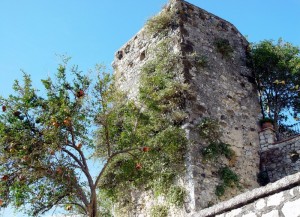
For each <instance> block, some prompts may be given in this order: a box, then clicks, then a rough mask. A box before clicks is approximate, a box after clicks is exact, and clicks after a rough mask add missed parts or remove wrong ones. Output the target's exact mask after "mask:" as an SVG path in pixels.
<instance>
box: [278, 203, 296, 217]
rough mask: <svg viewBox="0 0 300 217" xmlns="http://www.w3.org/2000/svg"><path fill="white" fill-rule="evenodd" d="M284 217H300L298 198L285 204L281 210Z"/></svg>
mask: <svg viewBox="0 0 300 217" xmlns="http://www.w3.org/2000/svg"><path fill="white" fill-rule="evenodd" d="M281 211H282V213H283V215H284V216H285V217H299V216H300V198H298V199H297V200H294V201H289V202H286V203H285V204H284V205H283V207H282V209H281Z"/></svg>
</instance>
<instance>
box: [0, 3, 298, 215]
mask: <svg viewBox="0 0 300 217" xmlns="http://www.w3.org/2000/svg"><path fill="white" fill-rule="evenodd" d="M166 2H167V0H143V1H141V0H128V1H125V0H117V1H108V0H106V1H104V0H103V1H101V0H85V1H83V0H73V1H71V0H51V1H41V0H26V1H20V0H18V1H17V0H8V1H1V2H0V29H1V31H0V95H2V96H7V95H8V94H9V93H11V85H12V83H13V80H14V79H20V78H21V76H22V72H21V71H20V69H23V70H24V71H26V72H28V73H30V74H31V75H32V79H33V82H34V84H36V85H38V84H39V80H40V79H41V78H45V77H47V75H51V74H53V73H55V70H56V68H57V65H58V63H59V62H60V58H59V57H58V55H62V54H67V55H69V56H71V57H72V61H71V63H73V64H78V65H79V67H80V68H81V69H82V70H83V71H86V70H88V69H91V68H93V66H94V65H95V64H97V63H104V64H106V65H110V63H111V62H112V60H113V58H114V53H115V52H116V51H117V50H118V48H120V47H121V46H122V45H123V44H124V43H125V42H126V41H128V40H129V39H130V38H131V37H132V36H134V34H135V33H136V32H137V31H139V29H140V28H141V27H142V26H143V25H144V23H145V21H146V20H147V19H148V18H150V17H151V16H152V15H154V14H156V13H157V12H159V11H160V9H161V8H162V6H163V5H164V4H165V3H166ZM189 2H190V3H192V4H195V5H197V6H199V7H201V8H203V9H205V10H207V11H209V12H212V13H214V14H216V15H218V16H220V17H222V18H224V19H226V20H227V21H229V22H231V23H233V24H234V25H235V26H236V27H237V28H238V29H239V30H240V32H241V33H242V34H243V35H247V36H248V39H249V41H251V42H258V41H260V40H264V39H275V40H277V39H278V38H279V37H282V38H283V39H284V40H286V41H289V42H291V43H293V44H294V45H297V46H299V45H300V28H299V21H300V1H299V0H285V1H284V0H251V1H250V0H249V1H242V0H227V1H225V0H190V1H189ZM38 86H39V85H38ZM0 216H5V217H6V216H7V217H10V216H12V215H10V211H7V212H6V213H5V214H4V213H3V212H0ZM18 216H20V217H21V216H23V215H21V214H19V215H18Z"/></svg>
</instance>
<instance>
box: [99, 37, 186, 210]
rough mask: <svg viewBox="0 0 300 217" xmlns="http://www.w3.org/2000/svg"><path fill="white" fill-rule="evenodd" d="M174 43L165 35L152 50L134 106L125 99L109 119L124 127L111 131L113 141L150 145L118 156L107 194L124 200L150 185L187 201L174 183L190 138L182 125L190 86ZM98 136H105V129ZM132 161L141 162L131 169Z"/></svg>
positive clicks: (172, 200) (106, 184) (174, 199)
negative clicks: (179, 66)
mask: <svg viewBox="0 0 300 217" xmlns="http://www.w3.org/2000/svg"><path fill="white" fill-rule="evenodd" d="M171 46H172V44H171V41H170V40H162V41H161V42H160V43H159V44H158V45H157V46H156V47H154V48H153V49H152V50H149V51H148V53H151V54H152V55H153V57H154V58H153V59H151V60H149V61H148V62H147V63H146V64H145V65H144V66H143V67H142V69H141V71H142V72H141V77H140V87H139V95H138V100H137V102H135V103H131V104H130V106H131V108H130V107H128V105H129V104H128V103H126V105H122V107H120V108H121V110H119V111H118V112H120V114H119V113H118V114H116V115H115V116H114V117H112V119H111V121H112V125H115V126H119V128H120V129H119V131H114V132H111V133H109V134H114V135H115V138H116V139H117V141H112V142H111V143H113V144H122V145H123V146H124V147H126V148H127V147H130V146H132V144H133V143H134V144H135V143H136V144H144V146H147V147H149V150H148V151H147V152H146V153H144V154H134V153H133V156H125V155H124V156H122V157H119V158H117V159H116V160H115V162H114V164H113V165H112V166H113V167H114V170H108V173H107V176H106V179H104V180H103V182H102V183H101V185H100V188H101V189H104V190H105V192H106V196H108V197H110V198H111V199H112V200H113V201H115V202H118V203H119V205H120V206H126V205H129V204H130V200H131V198H126V196H125V195H126V194H127V195H130V192H134V191H138V190H150V189H151V190H152V191H153V192H154V196H159V195H164V196H165V198H166V201H167V202H169V203H171V204H174V205H177V206H182V205H183V200H184V197H185V191H184V189H183V188H181V187H179V186H176V180H177V178H178V176H179V175H180V174H182V172H183V171H184V163H183V161H184V155H185V150H186V145H187V140H186V138H185V132H184V130H183V129H182V128H181V127H180V126H181V124H182V123H183V122H184V121H185V119H186V117H187V114H186V113H185V112H184V111H183V110H184V108H185V99H186V97H187V96H188V95H189V94H190V92H189V86H188V85H186V84H184V83H182V82H181V80H180V79H179V75H178V74H177V72H176V65H177V64H178V58H177V56H176V55H175V54H173V53H172V52H171V48H172V47H171ZM139 105H140V106H139ZM116 117H119V118H116ZM100 137H101V138H105V133H100ZM101 140H102V139H99V141H101ZM136 163H138V164H136ZM134 165H137V166H138V167H136V170H132V167H134ZM125 189H127V190H125ZM122 198H126V201H125V200H122Z"/></svg>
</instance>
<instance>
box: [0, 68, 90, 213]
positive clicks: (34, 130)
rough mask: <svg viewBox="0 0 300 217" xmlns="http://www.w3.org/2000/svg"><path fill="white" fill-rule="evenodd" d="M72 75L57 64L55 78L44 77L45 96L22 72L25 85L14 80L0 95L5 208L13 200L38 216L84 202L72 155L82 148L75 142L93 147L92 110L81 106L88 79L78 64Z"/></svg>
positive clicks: (0, 172) (0, 196) (1, 193)
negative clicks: (8, 92) (9, 91)
mask: <svg viewBox="0 0 300 217" xmlns="http://www.w3.org/2000/svg"><path fill="white" fill-rule="evenodd" d="M71 73H72V75H73V78H74V80H73V83H69V82H68V80H67V76H66V74H67V73H66V65H60V66H59V67H58V70H57V73H56V82H54V81H53V80H52V79H51V78H48V79H45V80H42V82H43V84H44V87H45V94H44V96H42V95H41V94H40V95H39V92H38V90H36V89H34V88H33V87H32V82H31V78H30V76H29V75H28V74H26V73H24V75H23V84H21V83H20V82H19V81H15V83H14V86H13V89H14V91H15V94H14V95H13V94H12V95H10V96H9V97H8V98H3V97H0V104H2V105H3V106H5V109H3V107H2V112H1V113H0V177H1V181H0V189H1V191H0V199H1V200H3V201H4V205H3V207H6V206H8V205H9V204H11V205H13V206H15V207H16V208H20V209H21V208H22V209H23V208H24V207H25V205H26V208H29V206H28V205H31V207H30V209H28V214H29V215H39V214H42V213H44V212H46V211H48V210H49V209H51V208H52V207H53V206H55V205H60V204H62V205H63V204H67V203H69V202H71V203H78V204H82V198H81V197H82V195H80V194H81V193H82V191H83V189H82V187H84V186H82V187H80V186H79V183H78V179H79V173H80V167H79V165H78V162H76V161H75V160H74V158H73V157H72V155H70V153H73V154H74V156H77V154H78V152H81V151H80V150H78V149H76V145H77V144H78V143H84V144H85V147H86V148H88V147H92V146H91V140H90V138H89V137H88V130H87V129H88V128H89V126H90V121H91V120H92V118H93V114H94V113H91V112H90V110H89V109H88V108H87V107H86V106H85V105H86V104H85V102H86V98H85V97H83V95H84V92H85V91H86V90H87V89H88V88H89V86H90V84H91V82H90V79H89V78H88V77H86V76H83V75H81V74H82V73H81V72H80V71H78V69H77V68H76V67H73V68H71ZM66 87H67V88H66ZM80 91H81V94H80V96H79V95H78V94H79V92H80ZM81 153H82V152H81ZM85 184H86V183H84V185H85ZM53 189H55V191H54V190H53ZM82 211H83V210H81V212H82Z"/></svg>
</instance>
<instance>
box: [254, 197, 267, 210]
mask: <svg viewBox="0 0 300 217" xmlns="http://www.w3.org/2000/svg"><path fill="white" fill-rule="evenodd" d="M265 206H266V201H265V199H259V200H258V201H257V202H256V204H255V208H256V209H258V210H260V209H263V208H264V207H265Z"/></svg>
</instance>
